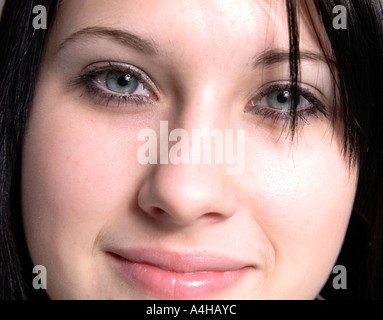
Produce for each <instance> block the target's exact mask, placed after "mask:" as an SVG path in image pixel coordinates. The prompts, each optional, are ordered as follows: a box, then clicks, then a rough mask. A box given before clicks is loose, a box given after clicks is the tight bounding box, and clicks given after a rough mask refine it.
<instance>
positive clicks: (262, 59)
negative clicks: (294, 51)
mask: <svg viewBox="0 0 383 320" xmlns="http://www.w3.org/2000/svg"><path fill="white" fill-rule="evenodd" d="M299 59H300V60H311V61H314V62H321V63H326V64H331V65H335V61H333V60H332V59H330V58H326V57H325V56H324V55H322V54H319V53H315V52H311V51H300V52H299ZM253 61H254V68H257V67H259V66H263V67H266V68H267V67H271V66H273V65H276V64H280V63H283V62H288V61H290V52H289V51H283V50H275V49H273V50H267V51H264V52H262V53H261V54H259V55H256V56H255V57H254V58H253Z"/></svg>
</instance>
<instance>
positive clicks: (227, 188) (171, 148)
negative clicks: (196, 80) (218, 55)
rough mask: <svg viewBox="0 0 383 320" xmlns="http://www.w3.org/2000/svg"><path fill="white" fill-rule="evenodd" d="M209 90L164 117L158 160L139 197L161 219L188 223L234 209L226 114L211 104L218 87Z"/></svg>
mask: <svg viewBox="0 0 383 320" xmlns="http://www.w3.org/2000/svg"><path fill="white" fill-rule="evenodd" d="M205 89H208V90H207V91H204V90H201V86H200V87H199V90H194V95H189V96H188V99H185V101H184V103H183V105H182V106H179V110H180V112H179V113H178V116H177V117H174V118H173V119H172V121H171V122H167V121H163V122H161V125H160V138H159V139H158V141H159V146H158V148H159V150H160V156H159V157H158V160H159V161H158V164H155V165H153V166H152V168H151V170H150V174H149V175H148V177H147V178H146V179H145V181H144V183H143V185H142V187H141V189H140V191H139V197H138V202H139V205H140V207H141V208H142V209H143V210H144V211H145V212H146V213H148V214H149V215H151V216H152V217H154V218H155V219H157V220H161V221H167V222H168V223H172V224H177V225H188V224H191V223H193V222H194V221H196V220H198V219H199V218H200V217H204V216H210V217H212V216H214V217H216V219H218V217H219V218H221V219H223V218H227V217H230V216H231V215H232V214H234V212H235V211H236V198H235V192H234V190H233V189H232V188H231V181H232V180H231V179H232V178H231V177H230V176H228V175H227V174H226V170H225V169H226V165H225V163H224V161H225V159H224V157H225V154H224V150H223V148H224V143H225V130H224V129H225V128H224V126H225V123H226V120H225V119H226V117H221V116H217V111H216V106H210V107H209V105H210V104H212V103H213V101H214V100H220V98H216V96H217V95H219V90H218V88H217V87H215V86H214V87H213V86H211V87H207V88H205ZM209 108H210V110H209ZM164 143H165V144H167V145H166V147H165V148H164V146H163V144H164ZM206 146H207V147H206Z"/></svg>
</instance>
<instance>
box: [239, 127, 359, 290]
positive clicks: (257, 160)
mask: <svg viewBox="0 0 383 320" xmlns="http://www.w3.org/2000/svg"><path fill="white" fill-rule="evenodd" d="M321 132H322V131H321ZM307 137H308V135H307ZM257 141H258V147H251V146H249V148H248V150H249V151H250V152H249V153H248V157H247V159H248V161H247V163H246V167H247V169H248V171H247V174H246V177H247V178H246V180H247V183H246V187H244V190H245V192H244V194H246V196H247V200H246V199H244V201H246V202H247V203H250V201H251V203H252V206H253V207H252V208H251V212H252V216H253V219H254V221H255V222H256V223H257V224H258V225H259V227H260V228H261V229H262V231H263V232H264V234H265V236H266V238H267V239H268V241H269V246H270V248H272V251H273V252H274V258H273V259H272V262H271V265H270V266H269V267H270V268H269V270H268V272H269V276H270V278H272V279H274V280H273V281H272V282H273V283H275V284H276V287H275V289H277V290H280V288H281V287H283V285H285V286H286V287H289V288H292V289H293V290H292V291H291V294H292V295H294V294H297V293H298V292H299V293H302V294H303V296H304V294H308V295H310V294H311V295H312V297H314V296H315V294H316V293H317V292H318V291H319V290H320V288H321V286H322V285H323V284H324V282H325V280H326V279H327V277H328V275H329V273H330V272H331V268H332V266H333V264H334V263H335V261H336V258H337V255H338V253H339V251H340V248H341V245H342V242H343V239H344V235H345V232H346V229H347V225H348V221H349V217H350V214H351V210H352V206H353V201H354V196H355V189H356V182H357V173H356V172H355V170H354V169H353V168H349V167H348V165H347V163H346V161H345V160H344V159H343V157H342V155H341V149H340V143H338V141H336V139H333V141H331V138H329V139H327V138H324V136H323V134H317V135H315V134H313V135H310V137H309V138H307V139H302V140H299V141H298V143H297V144H296V145H295V146H291V147H290V146H289V145H288V142H286V141H284V142H282V141H283V139H281V140H280V142H279V143H278V144H275V143H274V144H272V143H270V141H262V140H261V139H258V140H257ZM263 142H264V143H265V145H263V147H262V143H263ZM271 145H273V146H274V147H272V148H271V147H270V146H271ZM257 150H258V151H257ZM259 150H264V151H263V152H262V153H260V152H259ZM249 185H252V186H253V188H251V189H252V192H251V193H249V192H248V190H249V188H248V186H249ZM250 199H251V200H250ZM307 270H310V272H311V274H310V277H308V276H307ZM309 283H310V285H308V284H309ZM278 288H279V289H278ZM303 288H307V289H308V290H312V291H311V292H303V291H304V290H303ZM294 289H295V290H296V291H295V293H294ZM306 296H307V295H306Z"/></svg>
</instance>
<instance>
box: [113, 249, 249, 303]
mask: <svg viewBox="0 0 383 320" xmlns="http://www.w3.org/2000/svg"><path fill="white" fill-rule="evenodd" d="M110 256H111V257H112V260H113V263H114V264H115V265H116V266H117V269H119V271H120V272H121V273H122V275H123V276H124V278H125V279H126V280H127V282H128V283H131V284H132V285H133V286H138V287H140V288H141V289H142V290H143V291H144V292H146V293H148V294H150V295H153V296H154V297H156V298H159V299H203V298H207V297H208V296H210V295H212V294H215V293H218V292H220V291H223V290H225V289H228V288H230V287H231V286H233V285H234V284H235V283H237V282H238V281H240V279H241V278H243V277H244V275H245V274H246V273H247V272H249V271H250V267H245V268H242V269H238V270H230V271H206V272H188V273H183V272H172V271H167V270H163V269H161V268H159V267H157V266H153V265H150V264H146V263H137V262H131V261H128V260H126V259H124V258H122V257H120V256H117V255H115V254H111V255H110Z"/></svg>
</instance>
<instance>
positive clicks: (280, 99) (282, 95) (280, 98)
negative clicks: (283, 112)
mask: <svg viewBox="0 0 383 320" xmlns="http://www.w3.org/2000/svg"><path fill="white" fill-rule="evenodd" d="M289 98H290V92H289V91H283V92H281V93H280V94H278V96H277V101H278V102H279V103H286V102H287V101H288V100H289Z"/></svg>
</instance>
